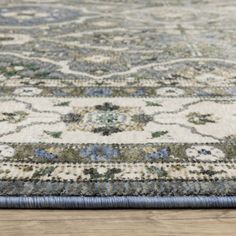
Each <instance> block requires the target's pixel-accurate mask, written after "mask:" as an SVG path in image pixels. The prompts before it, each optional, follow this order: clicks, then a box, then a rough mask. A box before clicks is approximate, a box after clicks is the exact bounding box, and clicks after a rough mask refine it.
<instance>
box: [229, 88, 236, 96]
mask: <svg viewBox="0 0 236 236" xmlns="http://www.w3.org/2000/svg"><path fill="white" fill-rule="evenodd" d="M227 92H228V93H229V94H230V95H233V96H236V87H231V88H229V89H228V90H227Z"/></svg>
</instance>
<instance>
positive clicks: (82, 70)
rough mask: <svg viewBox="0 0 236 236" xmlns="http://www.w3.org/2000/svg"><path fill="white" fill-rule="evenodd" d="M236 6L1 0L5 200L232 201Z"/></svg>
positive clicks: (235, 191)
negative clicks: (6, 198)
mask: <svg viewBox="0 0 236 236" xmlns="http://www.w3.org/2000/svg"><path fill="white" fill-rule="evenodd" d="M235 12H236V5H235V1H234V0H225V1H223V2H222V1H221V0H208V1H204V0H165V1H161V0H148V1H142V0H126V1H122V0H113V1H111V0H109V1H108V0H84V1H79V0H71V1H67V0H1V2H0V197H1V199H0V207H3V205H4V204H6V205H7V206H8V207H9V204H11V203H12V206H13V207H20V206H21V204H22V206H23V207H24V206H25V204H26V203H25V201H27V197H28V206H31V202H32V201H33V202H34V201H35V204H36V205H37V206H40V205H42V206H48V205H50V204H51V206H52V207H53V206H56V207H58V206H63V202H64V203H65V205H64V207H67V206H75V207H76V206H77V204H79V203H80V204H82V205H83V207H86V206H88V207H89V206H90V207H91V206H94V205H93V204H95V205H96V202H97V203H98V206H99V207H109V206H110V205H113V207H119V206H121V205H122V206H126V207H128V206H131V207H132V206H139V204H141V203H142V204H143V207H158V206H159V207H160V206H162V207H168V205H165V204H164V205H162V202H163V201H164V202H165V199H167V201H168V202H169V203H170V205H169V207H176V206H181V204H185V206H187V207H188V206H191V203H190V202H194V201H195V204H196V206H203V207H207V206H208V207H209V206H217V205H219V204H221V203H222V204H223V205H222V206H226V205H227V204H226V203H225V201H226V202H227V200H226V199H227V197H231V198H228V201H229V202H228V205H229V206H232V205H235V202H236V201H235V198H234V197H233V196H234V195H236V184H235V181H236V161H235V159H236V100H235V96H236V33H235V32H236V29H235V23H236V14H235ZM49 196H53V197H54V198H50V197H49ZM60 196H61V197H62V198H61V199H60V198H58V197H60ZM72 196H73V197H75V198H71V202H70V197H72ZM126 196H127V198H126ZM206 196H210V197H213V198H206ZM4 197H10V198H9V200H8V203H7V202H5V200H4V199H5V198H4ZM11 197H16V198H11ZM32 197H33V198H32ZM34 197H36V198H34ZM68 197H69V198H68ZM76 197H78V198H77V200H76ZM83 197H92V198H91V199H90V200H88V198H83ZM120 197H121V198H120ZM123 197H124V198H123ZM153 197H154V198H153ZM155 197H156V198H155ZM161 197H164V198H163V200H162V198H161ZM169 197H174V198H172V200H170V199H169ZM181 197H183V198H181ZM186 197H187V198H186ZM215 197H220V198H215ZM222 197H223V198H222ZM16 199H18V200H16ZM32 199H34V200H32ZM85 199H87V200H88V202H90V204H91V205H89V203H88V204H86V203H85V202H84V201H85ZM105 199H106V200H105ZM145 199H146V200H145ZM179 199H182V200H179ZM189 199H192V200H191V201H189ZM204 199H206V201H205V200H204ZM209 199H212V202H211V201H210V200H209ZM87 200H86V201H87ZM17 201H18V202H17ZM38 201H40V202H41V203H40V202H38ZM54 201H55V202H54ZM120 201H121V202H122V203H120ZM132 201H134V202H133V203H132V204H133V205H132V204H131V202H132ZM198 201H199V202H200V203H199V202H198ZM204 201H205V202H204ZM53 202H54V204H53ZM78 202H79V203H78ZM140 202H141V203H140ZM144 202H145V203H144ZM32 204H33V203H32ZM120 204H121V205H120ZM135 204H136V205H135ZM145 204H146V205H145ZM224 204H226V205H224ZM33 205H34V204H33ZM26 206H27V204H26ZM34 206H35V205H34ZM192 206H194V204H192Z"/></svg>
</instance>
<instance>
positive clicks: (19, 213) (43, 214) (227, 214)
mask: <svg viewBox="0 0 236 236" xmlns="http://www.w3.org/2000/svg"><path fill="white" fill-rule="evenodd" d="M8 235H16V236H21V235H27V236H31V235H32V236H39V235H42V236H48V235H53V236H55V235H60V236H66V235H68V236H70V235H71V236H72V235H78V236H81V235H86V236H90V235H91V236H106V235H109V236H113V235H114V236H116V235H117V236H118V235H119V236H126V235H127V236H146V235H148V236H150V235H155V236H157V235H163V236H164V235H165V236H172V235H181V236H183V235H191V236H192V235H199V236H202V235H207V236H210V235H214V236H216V235H220V236H223V235H227V236H231V235H232V236H235V235H236V210H115V211H113V210H96V211H95V210H93V211H91V210H0V236H8Z"/></svg>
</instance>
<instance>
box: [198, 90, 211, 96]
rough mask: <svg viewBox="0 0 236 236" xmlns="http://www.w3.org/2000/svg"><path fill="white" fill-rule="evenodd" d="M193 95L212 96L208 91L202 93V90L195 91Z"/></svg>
mask: <svg viewBox="0 0 236 236" xmlns="http://www.w3.org/2000/svg"><path fill="white" fill-rule="evenodd" d="M195 94H196V95H197V96H203V97H204V96H212V95H213V93H211V92H209V91H204V90H202V89H197V90H196V92H195Z"/></svg>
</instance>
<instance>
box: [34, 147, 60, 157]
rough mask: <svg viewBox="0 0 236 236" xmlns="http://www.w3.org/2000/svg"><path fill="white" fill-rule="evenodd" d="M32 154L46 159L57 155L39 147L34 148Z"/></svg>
mask: <svg viewBox="0 0 236 236" xmlns="http://www.w3.org/2000/svg"><path fill="white" fill-rule="evenodd" d="M34 155H35V156H36V157H39V158H44V159H48V160H52V159H54V158H56V157H57V156H56V155H55V154H53V153H49V152H47V151H45V150H43V149H41V148H36V149H34Z"/></svg>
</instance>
